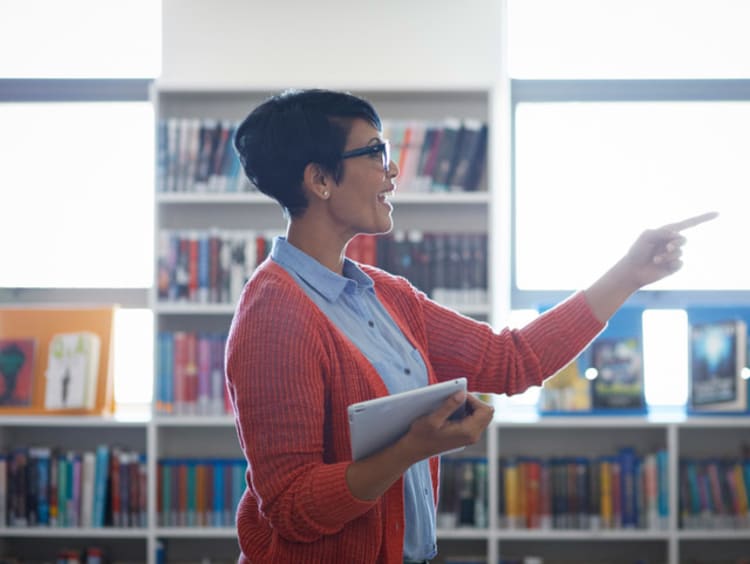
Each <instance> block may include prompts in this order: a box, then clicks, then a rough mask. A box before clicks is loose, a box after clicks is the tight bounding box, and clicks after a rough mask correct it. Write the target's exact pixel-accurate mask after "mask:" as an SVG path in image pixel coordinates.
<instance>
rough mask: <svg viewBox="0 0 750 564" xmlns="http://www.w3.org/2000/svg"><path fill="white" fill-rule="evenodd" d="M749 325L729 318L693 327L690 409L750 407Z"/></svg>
mask: <svg viewBox="0 0 750 564" xmlns="http://www.w3.org/2000/svg"><path fill="white" fill-rule="evenodd" d="M746 342H747V327H746V324H745V322H744V321H742V320H738V319H728V320H723V321H710V322H704V323H694V324H692V325H691V326H690V342H689V350H690V361H689V409H690V410H691V411H693V412H743V411H747V409H748V399H747V381H746V380H745V379H744V378H743V376H742V373H743V369H744V368H745V367H746V364H747V348H746V347H747V344H746Z"/></svg>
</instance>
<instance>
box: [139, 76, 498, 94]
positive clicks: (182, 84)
mask: <svg viewBox="0 0 750 564" xmlns="http://www.w3.org/2000/svg"><path fill="white" fill-rule="evenodd" d="M154 87H155V91H156V92H157V93H158V94H218V95H222V94H227V93H229V94H232V93H253V92H256V93H260V94H267V93H272V94H275V93H277V92H281V91H283V90H286V89H288V88H289V85H288V84H274V83H252V82H247V81H242V80H235V81H228V82H222V83H216V82H201V81H196V80H192V81H185V80H175V79H172V80H170V79H162V80H157V81H155V83H154ZM317 87H319V88H326V89H330V90H346V91H350V92H371V93H378V92H382V93H386V94H392V93H394V92H395V93H401V94H406V95H408V94H423V93H427V92H433V93H437V94H443V93H448V94H450V93H455V94H462V93H467V94H471V93H477V92H481V93H484V94H489V93H490V92H491V91H492V89H493V84H492V82H491V81H489V82H484V81H466V82H456V81H450V82H438V81H435V82H434V83H425V82H424V81H423V80H420V81H418V82H415V83H414V84H409V83H404V82H403V81H396V82H393V83H391V82H388V81H386V80H381V81H379V82H378V83H372V82H360V81H357V80H350V81H347V82H345V83H342V82H339V81H325V80H324V81H323V82H322V83H320V84H318V85H317Z"/></svg>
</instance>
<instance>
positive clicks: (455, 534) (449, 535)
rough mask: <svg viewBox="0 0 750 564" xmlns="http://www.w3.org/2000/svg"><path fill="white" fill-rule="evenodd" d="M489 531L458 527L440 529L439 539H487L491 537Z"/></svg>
mask: <svg viewBox="0 0 750 564" xmlns="http://www.w3.org/2000/svg"><path fill="white" fill-rule="evenodd" d="M489 534H490V533H489V531H488V530H487V529H479V528H476V527H456V528H455V529H438V530H437V537H438V539H486V538H488V537H489Z"/></svg>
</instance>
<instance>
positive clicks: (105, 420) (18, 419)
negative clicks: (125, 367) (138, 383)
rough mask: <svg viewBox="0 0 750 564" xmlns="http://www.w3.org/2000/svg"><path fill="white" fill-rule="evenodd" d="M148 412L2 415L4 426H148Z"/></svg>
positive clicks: (0, 419)
mask: <svg viewBox="0 0 750 564" xmlns="http://www.w3.org/2000/svg"><path fill="white" fill-rule="evenodd" d="M149 420H150V416H149V415H147V414H139V415H133V416H130V415H111V416H101V415H8V416H0V425H2V426H3V427H97V428H99V427H146V426H147V425H148V422H149Z"/></svg>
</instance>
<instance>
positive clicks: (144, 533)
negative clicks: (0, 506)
mask: <svg viewBox="0 0 750 564" xmlns="http://www.w3.org/2000/svg"><path fill="white" fill-rule="evenodd" d="M148 534H149V530H148V529H144V528H140V527H138V528H136V527H133V528H120V527H101V528H99V527H88V528H81V527H0V537H6V538H7V537H17V538H18V537H27V538H28V537H32V538H71V539H80V538H83V539H88V538H96V539H105V538H106V539H145V538H147V537H148Z"/></svg>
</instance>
